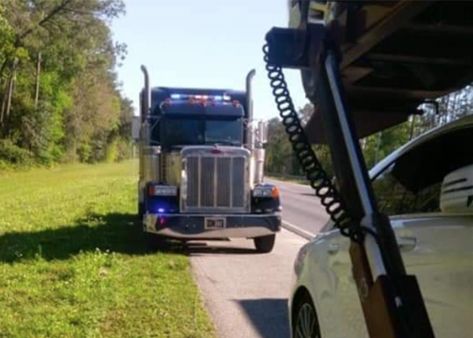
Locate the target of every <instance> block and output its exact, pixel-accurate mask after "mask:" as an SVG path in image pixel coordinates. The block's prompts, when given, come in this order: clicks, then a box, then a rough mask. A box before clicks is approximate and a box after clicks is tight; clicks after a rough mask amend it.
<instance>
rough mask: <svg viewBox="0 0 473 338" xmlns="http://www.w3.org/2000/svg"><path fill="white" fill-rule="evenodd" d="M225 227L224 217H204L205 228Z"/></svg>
mask: <svg viewBox="0 0 473 338" xmlns="http://www.w3.org/2000/svg"><path fill="white" fill-rule="evenodd" d="M223 228H225V218H219V217H212V218H205V229H223Z"/></svg>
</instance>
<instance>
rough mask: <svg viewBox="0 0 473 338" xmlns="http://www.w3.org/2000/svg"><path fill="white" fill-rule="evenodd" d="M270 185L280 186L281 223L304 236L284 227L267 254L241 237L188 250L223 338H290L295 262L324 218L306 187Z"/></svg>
mask: <svg viewBox="0 0 473 338" xmlns="http://www.w3.org/2000/svg"><path fill="white" fill-rule="evenodd" d="M268 181H269V180H268ZM271 182H275V183H276V182H277V184H278V186H279V187H280V190H281V194H282V202H283V219H284V221H285V222H286V223H289V224H291V227H297V229H298V230H299V231H298V232H300V233H302V235H305V236H304V237H305V238H304V237H301V236H300V235H297V234H295V233H293V232H291V231H288V230H286V229H283V230H282V231H281V232H280V233H278V235H277V237H276V245H275V247H274V249H273V251H272V252H271V253H269V254H258V253H256V252H255V250H254V246H253V241H251V240H245V239H237V240H231V241H222V242H195V243H190V244H189V247H188V251H189V255H190V258H191V265H192V269H193V272H194V276H195V280H196V282H197V284H198V286H199V288H200V290H201V294H202V297H203V299H204V302H205V305H206V307H207V309H208V311H209V313H210V315H211V317H212V318H213V321H214V324H215V327H216V330H217V334H218V336H219V337H222V338H237V337H238V338H240V337H244V338H257V337H258V338H260V337H263V338H286V337H289V324H288V320H287V318H288V314H287V298H288V296H289V293H290V288H291V280H292V278H293V263H294V259H295V257H296V255H297V252H298V251H299V248H300V247H301V246H302V245H303V244H305V243H307V239H306V238H307V237H310V235H312V234H315V233H316V232H317V231H318V229H320V228H321V227H322V226H323V225H324V223H325V221H326V220H327V216H326V215H325V213H324V211H323V210H322V209H321V207H320V205H319V204H318V203H317V199H316V198H315V196H313V195H312V194H311V192H310V189H309V188H307V187H305V186H302V185H298V184H295V183H288V182H280V181H274V180H271Z"/></svg>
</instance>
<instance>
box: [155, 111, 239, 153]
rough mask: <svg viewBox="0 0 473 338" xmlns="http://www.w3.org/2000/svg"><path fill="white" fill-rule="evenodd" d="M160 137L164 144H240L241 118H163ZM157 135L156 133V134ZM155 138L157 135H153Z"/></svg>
mask: <svg viewBox="0 0 473 338" xmlns="http://www.w3.org/2000/svg"><path fill="white" fill-rule="evenodd" d="M160 125H161V127H160V128H159V129H160V132H161V133H160V134H161V135H160V136H161V137H160V139H161V143H162V144H163V145H164V146H183V145H202V144H222V145H234V146H240V145H241V144H242V137H243V125H242V119H241V118H238V119H231V120H203V119H202V120H200V119H189V118H169V117H168V118H163V119H162V120H161V123H160ZM156 136H157V135H156ZM154 139H157V137H154Z"/></svg>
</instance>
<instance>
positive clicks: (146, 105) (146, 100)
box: [141, 65, 151, 122]
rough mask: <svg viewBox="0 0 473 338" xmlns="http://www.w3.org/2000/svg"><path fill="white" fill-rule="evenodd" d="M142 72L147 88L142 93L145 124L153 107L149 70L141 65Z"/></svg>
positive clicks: (142, 117)
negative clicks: (151, 106)
mask: <svg viewBox="0 0 473 338" xmlns="http://www.w3.org/2000/svg"><path fill="white" fill-rule="evenodd" d="M141 71H142V72H143V76H144V80H145V86H144V88H143V90H142V91H141V121H142V122H144V120H145V118H146V116H147V115H148V114H149V110H150V105H151V90H150V87H149V74H148V69H146V67H145V66H144V65H141Z"/></svg>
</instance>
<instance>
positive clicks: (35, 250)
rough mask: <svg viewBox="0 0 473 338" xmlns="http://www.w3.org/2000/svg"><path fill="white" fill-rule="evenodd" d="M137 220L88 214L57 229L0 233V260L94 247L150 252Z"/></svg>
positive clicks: (65, 256)
mask: <svg viewBox="0 0 473 338" xmlns="http://www.w3.org/2000/svg"><path fill="white" fill-rule="evenodd" d="M138 223H139V221H138V220H137V217H136V215H133V214H119V213H112V214H105V215H99V214H91V215H88V216H87V217H86V218H84V219H80V220H78V221H76V222H75V223H74V224H72V225H65V226H63V227H60V228H55V229H47V230H43V231H37V232H9V233H5V234H3V235H1V236H0V262H8V263H13V262H17V261H22V260H28V259H33V258H35V257H37V256H41V257H42V258H43V259H45V260H53V259H68V258H70V257H72V256H74V255H76V254H78V253H79V252H90V251H95V250H97V249H100V250H101V251H106V250H109V251H111V252H118V253H125V254H130V255H144V254H149V253H152V252H151V251H150V250H148V249H147V245H146V241H145V238H144V234H143V232H142V231H141V227H140V226H139V225H138ZM168 250H172V248H169V249H168Z"/></svg>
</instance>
